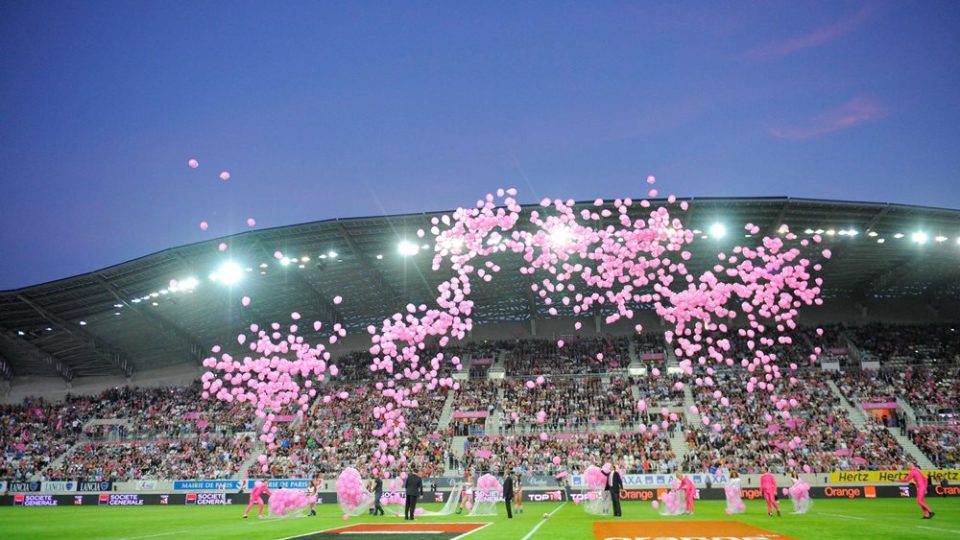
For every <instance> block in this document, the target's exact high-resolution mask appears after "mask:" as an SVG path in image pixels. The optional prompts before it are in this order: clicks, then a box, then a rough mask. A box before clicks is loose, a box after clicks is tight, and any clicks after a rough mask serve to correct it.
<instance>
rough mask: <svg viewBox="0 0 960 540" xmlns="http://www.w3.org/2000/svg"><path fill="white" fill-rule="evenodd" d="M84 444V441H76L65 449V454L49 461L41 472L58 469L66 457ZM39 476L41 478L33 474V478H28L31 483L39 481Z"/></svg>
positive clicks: (40, 474)
mask: <svg viewBox="0 0 960 540" xmlns="http://www.w3.org/2000/svg"><path fill="white" fill-rule="evenodd" d="M84 442H86V441H77V442H75V443H73V445H72V446H70V448H67V451H66V452H64V453H62V454H60V455H59V456H57V459H55V460H53V461H51V462H50V463H49V464H48V465H45V466H44V467H43V470H47V469H51V470H53V469H59V468H60V465H62V464H63V462H64V461H65V460H66V459H67V456H69V455H70V454H72V453H73V451H74V450H76V449H77V447H78V446H80V445H81V444H83V443H84ZM41 476H42V473H38V474H35V475H33V476H32V477H31V478H30V480H32V481H39V480H40V477H41Z"/></svg>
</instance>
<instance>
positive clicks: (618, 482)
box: [605, 465, 623, 517]
mask: <svg viewBox="0 0 960 540" xmlns="http://www.w3.org/2000/svg"><path fill="white" fill-rule="evenodd" d="M605 489H606V490H607V491H609V492H610V502H611V503H612V504H613V516H614V517H620V516H622V515H623V512H622V511H621V510H620V490H621V489H623V476H621V475H620V471H618V470H617V466H616V465H614V466H613V468H611V469H610V474H609V475H607V485H606V488H605Z"/></svg>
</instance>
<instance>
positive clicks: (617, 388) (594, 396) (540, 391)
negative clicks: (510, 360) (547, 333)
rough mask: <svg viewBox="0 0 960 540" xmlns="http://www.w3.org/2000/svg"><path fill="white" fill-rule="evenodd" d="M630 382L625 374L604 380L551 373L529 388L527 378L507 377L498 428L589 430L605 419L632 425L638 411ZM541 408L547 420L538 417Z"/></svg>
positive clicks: (519, 429)
mask: <svg viewBox="0 0 960 540" xmlns="http://www.w3.org/2000/svg"><path fill="white" fill-rule="evenodd" d="M630 384H632V383H631V381H628V380H627V379H624V378H622V377H613V378H611V379H610V382H609V383H604V382H603V380H602V379H601V378H600V377H560V376H551V377H550V378H547V379H546V380H545V381H544V383H543V384H542V385H534V387H533V388H528V387H527V385H526V381H524V380H521V379H509V380H506V381H505V382H504V384H503V400H502V403H501V405H502V408H503V414H502V415H501V417H500V426H499V432H500V433H512V432H526V433H529V432H534V431H536V432H540V431H548V432H573V431H586V430H588V429H590V428H593V427H596V426H597V424H598V423H603V422H612V423H615V424H616V425H617V426H619V427H620V428H626V427H632V426H633V424H635V423H636V422H637V421H639V413H638V411H637V410H636V399H634V397H633V395H632V392H631V390H630V388H629V387H628V386H629V385H630ZM540 411H543V412H544V413H545V420H544V422H538V421H537V413H538V412H540ZM514 416H516V418H514Z"/></svg>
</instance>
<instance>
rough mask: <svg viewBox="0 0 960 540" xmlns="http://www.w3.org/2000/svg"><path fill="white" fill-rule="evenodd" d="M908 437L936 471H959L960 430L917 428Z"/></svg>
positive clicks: (952, 428) (950, 428) (953, 428)
mask: <svg viewBox="0 0 960 540" xmlns="http://www.w3.org/2000/svg"><path fill="white" fill-rule="evenodd" d="M910 435H911V437H912V438H913V443H914V444H916V445H917V447H918V448H920V450H922V451H923V453H924V454H926V455H927V457H929V458H930V461H932V462H933V464H934V465H936V466H937V468H938V469H960V428H956V427H929V428H917V429H914V430H913V431H912V432H911V433H910Z"/></svg>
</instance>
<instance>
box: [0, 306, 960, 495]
mask: <svg viewBox="0 0 960 540" xmlns="http://www.w3.org/2000/svg"><path fill="white" fill-rule="evenodd" d="M823 329H824V332H823V333H822V335H821V334H820V333H817V332H815V331H814V330H813V329H812V328H802V329H800V330H799V334H798V335H797V337H796V338H795V340H794V342H793V343H792V344H778V345H777V347H776V348H775V349H774V351H773V352H774V353H775V354H776V355H777V356H778V360H779V363H780V365H785V364H786V363H787V362H796V363H797V364H799V365H800V366H801V368H800V371H799V372H797V379H798V380H797V383H796V384H795V385H793V386H790V385H788V384H787V382H786V379H782V380H780V381H778V382H777V384H778V392H777V393H778V395H780V396H783V397H786V398H790V397H795V398H797V399H798V401H799V403H800V405H799V406H798V407H797V408H795V409H791V411H790V412H791V414H792V417H791V418H790V419H789V420H786V419H779V420H775V421H773V422H770V421H768V419H767V418H766V417H765V415H767V414H774V413H775V410H772V408H771V407H770V406H769V405H768V404H767V403H765V402H763V401H762V400H761V399H759V397H760V394H761V392H760V391H759V390H758V391H757V393H754V394H752V395H751V394H749V393H748V392H747V391H746V390H745V386H746V384H745V383H746V379H747V378H749V376H750V374H748V373H747V372H746V371H744V370H741V369H739V368H733V369H727V368H723V369H719V370H718V371H717V373H715V374H714V376H713V381H712V382H713V386H711V385H708V384H704V385H702V386H693V385H691V386H689V388H691V390H692V391H693V393H694V400H695V402H696V404H697V406H698V407H699V408H700V414H703V415H707V416H709V417H710V418H712V419H714V420H720V421H721V422H722V423H724V424H725V428H724V429H723V430H721V431H719V432H717V431H714V430H713V429H710V427H709V426H704V425H701V424H702V423H701V422H700V421H699V419H698V418H694V419H693V420H694V422H693V425H695V426H696V427H694V428H689V427H688V428H687V431H686V432H685V438H686V440H687V445H688V447H689V452H688V453H687V455H686V456H685V457H684V459H683V465H684V467H685V468H688V469H689V470H697V471H699V470H705V469H707V468H709V467H710V466H713V465H716V464H717V463H719V462H721V461H722V462H725V464H726V465H727V466H728V467H729V468H736V469H739V470H741V471H744V472H751V471H756V470H760V468H762V467H763V466H765V465H770V466H772V467H774V468H775V469H776V470H778V471H787V470H790V469H793V468H796V467H802V466H804V465H807V466H809V467H810V468H811V469H813V470H818V471H823V470H832V469H848V470H857V469H881V468H888V467H897V466H899V465H900V464H901V463H902V460H903V457H904V455H903V451H902V449H901V448H900V447H899V445H898V444H897V443H896V440H895V439H894V437H893V436H892V435H891V434H890V433H889V432H888V430H886V429H884V427H883V425H881V424H880V423H878V422H875V421H871V422H868V423H867V424H865V425H862V426H859V427H858V426H856V425H854V423H853V422H852V421H851V419H850V418H849V417H848V415H847V413H846V409H845V408H844V407H843V406H841V404H840V403H839V399H838V398H837V396H836V395H835V394H834V393H833V392H832V391H831V390H830V388H829V386H828V385H827V382H826V381H827V380H828V377H824V376H823V375H822V373H823V372H822V371H821V370H820V369H819V368H817V367H816V366H812V367H811V366H810V363H809V361H808V360H807V358H808V355H809V354H810V350H809V349H810V348H811V346H816V347H821V348H822V349H824V350H825V351H826V350H829V349H835V350H839V349H841V348H844V347H846V345H845V343H846V339H847V338H848V337H850V338H851V339H852V340H853V341H854V342H855V343H857V344H858V346H859V347H861V348H862V349H863V350H865V351H868V352H869V353H870V354H876V355H877V356H878V357H880V358H889V359H899V360H898V361H901V360H902V361H903V362H902V363H894V364H892V365H886V366H884V367H883V369H881V370H880V371H879V372H859V371H852V370H846V371H844V372H841V373H838V374H834V375H831V377H833V381H834V382H835V383H836V385H837V387H838V388H839V389H840V391H841V393H842V394H843V395H844V396H845V397H847V398H848V399H849V400H850V401H851V403H852V404H854V405H856V404H857V403H860V402H865V401H878V400H889V398H894V397H895V398H897V399H899V400H906V401H907V402H908V403H909V404H910V405H911V406H912V408H913V410H914V411H915V412H916V416H917V418H915V419H913V418H910V419H908V420H909V421H910V422H911V424H915V423H917V422H919V423H920V425H921V426H926V427H929V426H931V425H937V426H940V427H943V426H944V425H948V426H950V425H951V424H953V425H952V426H950V428H949V429H923V430H918V431H914V432H912V434H911V435H912V436H913V437H914V440H915V441H916V443H917V445H918V446H919V447H920V448H922V449H923V450H924V451H925V452H926V453H927V454H928V455H929V456H930V457H931V459H935V461H936V462H937V463H938V464H941V463H943V464H954V465H956V461H957V432H956V431H955V428H956V427H957V424H960V410H958V409H960V405H958V404H960V374H958V370H957V367H955V366H956V362H953V361H952V360H951V359H953V360H955V357H956V353H957V350H958V349H960V339H958V336H957V335H956V334H955V333H954V332H955V330H953V329H952V328H951V327H949V326H946V325H940V326H937V325H933V326H930V327H914V326H876V327H874V326H867V327H860V328H845V327H840V326H823ZM730 334H731V333H728V335H727V336H726V337H727V338H728V339H729V343H730V350H729V351H728V352H727V354H726V355H725V356H729V357H730V358H733V359H735V360H737V361H739V359H741V358H748V357H750V356H752V355H753V352H752V351H751V350H750V347H749V344H748V339H747V338H745V337H743V336H738V335H735V334H734V335H730ZM708 336H709V337H714V338H719V337H720V336H719V335H716V336H714V335H712V334H708ZM631 340H632V348H633V349H634V350H635V352H636V354H637V356H638V358H639V357H640V355H642V354H643V353H644V352H661V353H662V352H664V345H663V343H662V342H660V341H658V335H655V334H642V335H639V336H633V337H623V338H613V337H608V336H599V337H589V338H570V339H569V342H567V343H565V344H564V346H563V347H560V346H558V344H557V342H556V341H554V340H546V339H524V340H502V341H492V342H482V343H476V344H464V345H462V346H456V347H453V348H447V349H444V350H442V351H441V350H440V349H439V348H437V346H436V345H431V346H427V347H425V348H424V349H422V350H421V351H420V353H419V356H420V358H421V361H422V362H424V363H429V361H430V359H432V358H433V357H435V356H436V354H438V352H443V354H444V356H445V359H448V358H449V357H450V356H454V355H459V356H461V357H467V355H469V356H470V357H472V358H494V357H499V358H502V359H503V364H504V367H505V369H506V374H507V378H506V379H502V380H493V381H492V380H487V379H486V377H485V375H486V371H483V373H480V372H477V374H480V375H482V376H481V377H479V378H475V379H471V380H469V381H460V384H461V388H460V389H459V390H451V391H450V392H452V407H451V412H455V411H463V412H476V413H486V414H487V415H493V416H495V417H496V418H499V424H496V427H497V428H498V429H497V430H496V432H495V433H496V434H497V435H498V436H497V437H492V438H491V437H487V436H484V434H485V433H487V434H490V435H493V434H494V433H493V432H489V431H485V430H484V424H485V423H486V418H483V417H481V418H472V419H464V420H461V419H456V418H453V419H451V422H450V424H449V425H448V426H447V427H446V428H444V429H442V430H440V428H439V419H440V415H441V411H442V409H443V405H444V403H445V401H446V399H447V395H448V392H447V390H445V389H442V390H439V391H434V392H431V393H429V394H426V393H423V394H420V395H418V396H417V399H418V401H419V406H418V407H415V408H411V409H406V410H405V413H404V422H405V425H406V428H405V430H404V433H403V435H402V437H401V439H400V440H399V442H398V445H399V446H398V447H397V448H396V449H395V450H394V451H393V452H391V453H392V454H393V455H394V456H404V459H405V460H409V461H412V462H414V463H415V466H416V467H418V468H419V469H420V470H421V472H422V473H425V474H427V475H429V474H442V473H443V472H444V469H445V468H447V467H450V466H451V465H457V466H460V467H463V466H468V467H480V466H481V465H482V466H490V465H492V464H496V463H493V462H484V464H480V463H478V462H477V457H476V456H475V455H472V454H471V455H468V456H466V458H465V462H463V463H452V460H453V453H452V452H450V444H451V441H452V437H454V436H456V435H461V436H469V440H470V441H471V444H472V445H473V450H477V449H480V450H483V449H485V445H487V446H490V449H492V450H496V451H497V452H499V451H500V450H503V452H508V453H512V456H513V459H515V460H516V465H517V466H522V467H525V468H527V469H529V470H530V471H538V472H539V471H547V470H549V469H550V467H551V466H552V461H551V462H550V463H546V462H544V458H543V457H542V455H541V454H550V455H551V456H552V455H554V454H556V455H560V456H561V458H562V459H563V464H564V465H565V466H566V464H567V463H569V462H571V461H577V460H581V459H590V460H592V459H594V458H596V457H597V456H599V455H606V454H610V455H613V454H612V453H615V452H617V451H619V449H623V448H625V449H627V451H625V452H624V455H626V454H630V455H631V456H632V457H631V458H630V461H629V466H628V468H629V467H633V468H634V470H637V467H638V466H637V463H640V464H641V465H639V469H640V470H651V468H652V470H654V471H663V470H665V468H666V469H672V468H676V466H677V458H676V456H673V455H672V453H669V433H668V434H660V435H653V434H646V435H640V434H639V433H637V432H636V429H637V427H638V426H639V425H640V424H643V425H648V426H649V425H651V424H655V423H658V422H659V421H660V420H661V419H660V417H659V414H658V413H659V409H660V408H661V407H674V408H676V407H679V406H681V405H682V404H683V403H684V391H683V390H682V389H679V388H677V387H676V385H675V382H676V380H675V378H674V377H676V376H674V375H668V374H667V373H665V371H666V369H665V367H666V366H665V363H666V361H667V360H666V359H664V360H663V361H657V362H653V363H650V365H649V366H648V369H651V370H652V369H653V368H657V369H659V370H661V372H663V373H661V374H660V375H659V376H652V375H648V376H643V377H633V376H626V375H621V373H623V372H621V371H616V372H611V369H612V368H613V367H614V366H619V367H623V368H625V367H626V366H627V365H628V364H629V363H630V358H629V356H630V355H629V350H630V348H631ZM598 353H602V355H603V360H598V359H597V354H598ZM951 355H953V356H952V357H951ZM822 356H823V354H821V357H822ZM665 357H666V355H665ZM906 357H909V358H913V359H914V360H923V361H924V364H923V365H915V363H914V361H913V360H904V358H906ZM370 359H371V357H370V354H369V353H368V352H359V353H351V354H346V355H343V356H341V357H339V358H337V360H335V362H334V363H335V364H336V365H338V368H339V371H340V376H339V377H338V378H337V379H336V382H331V381H326V382H323V383H320V384H318V385H317V389H318V390H319V391H320V394H321V395H320V396H318V397H317V399H315V400H314V401H313V403H311V409H310V413H309V414H307V415H305V417H304V418H303V419H299V418H293V421H290V422H281V423H279V424H278V431H277V433H276V445H277V448H276V451H275V452H274V453H273V454H274V455H273V457H272V459H271V461H270V462H269V464H268V469H267V471H266V472H264V471H262V470H261V469H260V465H259V464H257V463H255V462H253V461H252V460H251V458H252V456H253V455H254V454H256V453H259V452H262V451H263V448H262V445H261V443H260V442H259V441H257V439H256V435H257V434H258V433H259V425H260V424H259V422H258V421H257V419H256V417H255V416H254V415H253V414H252V412H251V411H250V408H249V405H244V404H238V403H232V404H231V403H225V402H222V401H216V400H203V399H201V398H200V393H201V392H202V389H201V387H200V385H199V383H197V384H194V385H191V386H188V387H177V388H170V387H167V388H132V387H131V388H114V389H110V390H107V391H104V392H101V393H100V394H98V395H94V396H86V397H76V396H68V397H67V398H66V400H64V401H63V402H60V403H49V402H45V401H43V400H40V399H28V400H26V401H24V402H23V403H22V404H19V405H3V406H0V428H2V429H0V452H2V454H0V478H4V479H13V480H25V479H32V478H39V477H41V476H42V477H45V478H51V479H60V478H80V477H83V478H84V479H97V478H102V479H111V480H128V479H151V478H162V477H197V476H203V477H206V478H223V477H226V476H231V475H241V474H250V475H251V476H273V477H279V476H282V477H294V476H301V475H305V476H311V475H314V474H334V473H337V472H339V471H340V470H342V469H343V468H344V467H346V466H355V467H358V468H360V469H361V470H362V471H364V472H370V471H372V470H373V469H374V468H376V469H379V470H388V471H390V472H391V473H397V472H399V471H401V470H404V469H405V468H406V467H407V465H406V463H403V462H387V463H385V464H382V463H380V462H379V460H378V459H377V458H376V457H375V452H376V451H377V449H378V448H377V441H376V439H375V438H374V437H372V436H371V435H370V433H371V431H372V430H374V429H375V428H377V427H380V426H382V424H383V421H384V418H383V417H379V418H378V417H375V416H374V415H373V412H372V411H373V409H374V406H376V405H386V402H384V401H383V399H384V398H383V397H382V396H381V395H380V393H379V392H376V391H374V390H372V388H371V387H370V384H369V382H368V381H369V380H370V378H371V374H370V372H369V363H370ZM944 359H946V360H950V361H951V362H952V363H945V362H942V361H943V360H944ZM935 360H936V361H935ZM661 364H664V365H661ZM439 371H440V373H439V376H444V375H448V374H450V373H452V363H450V362H449V361H448V360H444V361H443V362H442V367H441V369H440V370H439ZM539 375H543V376H544V379H545V380H544V382H543V383H542V384H535V385H534V387H533V388H528V387H527V384H528V383H529V382H531V381H535V380H536V379H537V377H538V376H539ZM688 382H689V381H688ZM717 388H721V389H722V390H723V395H724V396H725V397H726V398H727V399H728V400H729V405H727V406H720V404H719V402H718V401H717V400H715V399H714V398H713V396H712V395H711V394H712V393H713V392H714V391H715V390H716V389H717ZM339 392H347V395H348V397H347V398H346V399H340V398H338V397H334V398H333V402H331V403H326V402H324V401H323V399H321V398H322V397H323V396H324V395H327V396H336V395H337V394H338V393H339ZM641 399H642V400H643V401H644V402H645V404H646V405H647V408H646V410H642V411H641V410H639V409H638V408H637V402H638V400H641ZM540 411H543V412H544V413H545V414H544V418H543V422H538V420H537V413H538V412H540ZM478 416H481V415H478ZM734 419H737V420H738V422H739V423H738V424H734V422H733V420H734ZM676 424H677V423H675V425H676ZM588 431H593V432H598V431H599V433H592V434H589V435H587V434H586V433H585V432H588ZM541 432H547V433H549V434H551V439H550V441H540V440H539V438H538V435H539V434H540V433H541ZM500 436H502V438H500ZM591 437H592V438H591ZM794 437H798V438H799V439H800V441H801V442H800V443H799V444H794V445H793V447H791V445H790V443H791V442H792V441H793V439H794ZM498 441H499V442H498ZM504 441H506V442H504ZM557 441H559V442H557ZM497 445H500V446H497ZM504 445H505V446H504ZM664 445H666V446H664ZM547 447H549V450H548V451H546V452H544V451H543V450H544V448H547ZM508 448H509V451H508V450H507V449H508ZM71 449H72V450H71ZM497 452H494V454H497ZM65 454H66V455H65ZM63 455H65V458H64V459H63V460H61V461H62V462H60V463H57V464H56V465H55V466H54V465H53V464H54V462H55V461H56V460H57V458H58V457H60V456H63ZM564 456H565V457H564ZM510 457H511V456H510V455H506V456H505V455H500V456H499V457H495V458H490V459H493V460H494V462H495V461H496V460H497V459H500V460H503V459H508V458H510ZM625 459H626V458H625ZM244 462H252V463H254V464H253V466H252V467H250V468H249V470H247V471H243V470H240V469H241V465H242V464H243V463H244ZM644 462H647V465H643V463H644Z"/></svg>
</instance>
